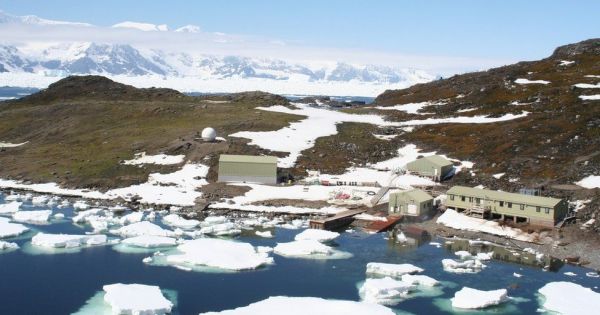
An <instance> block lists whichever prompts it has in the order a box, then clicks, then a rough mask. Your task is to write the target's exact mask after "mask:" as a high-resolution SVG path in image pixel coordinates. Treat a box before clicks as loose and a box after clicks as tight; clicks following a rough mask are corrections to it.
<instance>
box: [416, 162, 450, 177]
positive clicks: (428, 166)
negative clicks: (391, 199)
mask: <svg viewBox="0 0 600 315" xmlns="http://www.w3.org/2000/svg"><path fill="white" fill-rule="evenodd" d="M406 168H407V169H408V170H409V171H411V172H414V173H418V174H420V175H423V176H438V177H439V178H443V177H445V176H446V175H447V174H448V173H449V172H450V171H451V170H452V165H447V166H444V167H440V166H438V165H437V164H434V163H431V162H429V161H428V160H426V159H419V160H415V161H412V162H410V163H408V164H407V165H406ZM436 170H437V172H436Z"/></svg>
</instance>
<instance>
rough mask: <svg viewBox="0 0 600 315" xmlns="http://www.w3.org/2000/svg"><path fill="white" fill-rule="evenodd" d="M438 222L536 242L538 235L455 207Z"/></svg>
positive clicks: (448, 210)
mask: <svg viewBox="0 0 600 315" xmlns="http://www.w3.org/2000/svg"><path fill="white" fill-rule="evenodd" d="M437 223H438V224H443V225H445V226H447V227H450V228H453V229H457V230H467V231H474V232H484V233H488V234H493V235H498V236H504V237H508V238H512V239H516V240H519V241H525V242H534V241H535V240H536V238H537V236H538V235H537V234H536V233H531V234H528V233H526V232H524V231H522V230H520V229H516V228H511V227H506V226H500V225H499V224H498V222H494V221H489V220H484V219H478V218H473V217H469V216H466V215H464V214H461V213H458V212H456V211H455V210H453V209H447V210H446V211H445V212H444V214H442V215H441V216H440V217H439V218H438V219H437Z"/></svg>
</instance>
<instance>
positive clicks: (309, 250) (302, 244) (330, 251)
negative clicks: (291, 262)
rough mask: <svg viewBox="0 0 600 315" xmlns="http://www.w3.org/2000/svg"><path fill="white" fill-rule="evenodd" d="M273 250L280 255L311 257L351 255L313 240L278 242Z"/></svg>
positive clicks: (343, 256) (347, 256)
mask: <svg viewBox="0 0 600 315" xmlns="http://www.w3.org/2000/svg"><path fill="white" fill-rule="evenodd" d="M273 252H275V253H276V254H278V255H281V256H287V257H296V258H312V259H343V258H349V257H351V256H352V255H351V254H349V253H346V252H342V251H338V250H336V249H334V248H332V247H330V246H327V245H325V244H323V243H321V242H319V241H315V240H303V241H293V242H289V243H278V244H277V246H275V248H274V249H273Z"/></svg>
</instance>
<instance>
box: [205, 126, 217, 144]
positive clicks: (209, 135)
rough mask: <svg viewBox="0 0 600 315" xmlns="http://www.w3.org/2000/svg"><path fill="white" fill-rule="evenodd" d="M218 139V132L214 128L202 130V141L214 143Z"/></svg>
mask: <svg viewBox="0 0 600 315" xmlns="http://www.w3.org/2000/svg"><path fill="white" fill-rule="evenodd" d="M216 138H217V132H216V131H215V130H214V129H213V128H211V127H206V128H204V130H202V140H204V141H210V142H212V141H215V139H216Z"/></svg>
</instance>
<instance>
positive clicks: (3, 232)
mask: <svg viewBox="0 0 600 315" xmlns="http://www.w3.org/2000/svg"><path fill="white" fill-rule="evenodd" d="M9 221H10V220H9V219H8V218H3V217H0V238H9V237H14V236H19V235H21V234H23V233H25V232H27V231H29V228H27V227H26V226H24V225H22V224H18V223H11V222H9Z"/></svg>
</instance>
